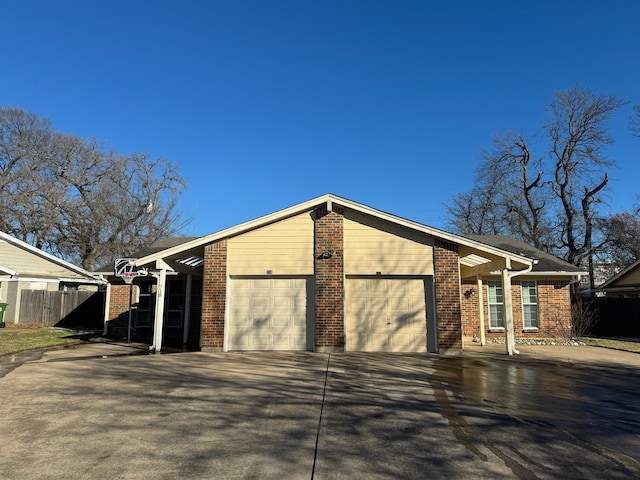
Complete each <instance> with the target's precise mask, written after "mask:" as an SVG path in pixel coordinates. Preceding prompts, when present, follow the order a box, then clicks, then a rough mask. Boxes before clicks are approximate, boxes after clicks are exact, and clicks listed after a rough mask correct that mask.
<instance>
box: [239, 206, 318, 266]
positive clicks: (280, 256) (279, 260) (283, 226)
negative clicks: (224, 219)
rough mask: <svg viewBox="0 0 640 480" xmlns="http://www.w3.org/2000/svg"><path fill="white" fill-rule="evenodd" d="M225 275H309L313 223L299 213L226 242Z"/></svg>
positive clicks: (311, 261) (311, 259)
mask: <svg viewBox="0 0 640 480" xmlns="http://www.w3.org/2000/svg"><path fill="white" fill-rule="evenodd" d="M227 255H228V257H227V273H228V274H229V275H265V274H267V272H269V271H270V272H271V273H272V274H273V275H313V219H312V218H311V215H310V213H303V214H301V215H296V216H294V217H291V218H287V219H285V220H281V221H279V222H276V223H272V224H270V225H266V226H264V227H262V228H258V229H256V230H251V231H249V232H246V233H243V234H241V235H238V236H236V237H232V238H230V239H229V240H228V241H227Z"/></svg>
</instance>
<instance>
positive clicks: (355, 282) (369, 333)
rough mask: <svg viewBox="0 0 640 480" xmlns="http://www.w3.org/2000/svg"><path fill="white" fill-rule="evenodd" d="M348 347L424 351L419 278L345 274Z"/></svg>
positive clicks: (422, 295)
mask: <svg viewBox="0 0 640 480" xmlns="http://www.w3.org/2000/svg"><path fill="white" fill-rule="evenodd" d="M346 285H347V292H346V294H347V302H346V304H347V312H346V314H347V315H346V334H347V337H346V341H347V345H346V347H347V349H348V350H352V351H353V350H358V351H394V352H396V351H398V352H425V351H426V303H425V289H424V280H423V279H420V278H418V279H407V278H388V277H387V278H368V279H362V278H359V279H356V278H347V282H346Z"/></svg>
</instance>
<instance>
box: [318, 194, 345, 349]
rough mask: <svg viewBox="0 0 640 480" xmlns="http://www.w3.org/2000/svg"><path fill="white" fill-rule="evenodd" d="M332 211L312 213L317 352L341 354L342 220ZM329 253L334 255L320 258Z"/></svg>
mask: <svg viewBox="0 0 640 480" xmlns="http://www.w3.org/2000/svg"><path fill="white" fill-rule="evenodd" d="M333 210H334V211H331V212H328V211H327V208H326V206H322V207H319V208H317V209H316V211H315V246H314V247H315V317H316V325H315V326H316V339H315V345H316V350H317V351H340V350H344V234H343V218H344V217H343V216H342V211H341V210H340V209H339V208H337V207H334V209H333ZM336 210H338V212H339V213H338V212H336ZM330 250H333V251H334V252H335V253H333V254H332V255H330V256H329V255H323V254H326V252H329V251H330ZM323 257H326V258H323Z"/></svg>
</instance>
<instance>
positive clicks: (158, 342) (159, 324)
mask: <svg viewBox="0 0 640 480" xmlns="http://www.w3.org/2000/svg"><path fill="white" fill-rule="evenodd" d="M153 276H154V277H155V278H156V279H157V280H158V284H157V286H156V310H155V319H154V323H153V345H152V346H151V349H152V350H155V352H156V353H160V349H161V348H162V330H163V328H164V292H165V284H166V280H167V271H166V270H165V269H161V270H160V272H159V273H153Z"/></svg>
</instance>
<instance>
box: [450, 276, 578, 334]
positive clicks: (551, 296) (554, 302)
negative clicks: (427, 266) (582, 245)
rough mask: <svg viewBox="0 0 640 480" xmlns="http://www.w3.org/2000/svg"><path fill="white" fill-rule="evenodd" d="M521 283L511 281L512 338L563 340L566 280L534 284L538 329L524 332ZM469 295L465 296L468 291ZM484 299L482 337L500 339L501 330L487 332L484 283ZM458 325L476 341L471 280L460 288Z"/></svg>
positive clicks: (475, 302)
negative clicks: (460, 314)
mask: <svg viewBox="0 0 640 480" xmlns="http://www.w3.org/2000/svg"><path fill="white" fill-rule="evenodd" d="M520 282H521V279H519V278H514V279H513V280H512V281H511V285H512V289H511V293H512V303H513V327H514V330H515V336H516V338H564V337H566V336H567V333H568V331H569V329H570V325H571V292H570V287H569V281H568V280H536V283H537V288H538V312H539V313H538V314H539V328H538V329H537V330H524V324H523V319H522V290H521V287H520ZM471 288H472V289H473V291H474V293H473V294H472V295H467V294H466V292H467V291H468V290H469V289H471ZM482 288H483V290H484V291H483V297H484V305H483V309H484V318H485V335H486V337H487V338H488V339H492V338H504V331H503V330H491V329H489V307H488V303H487V297H488V293H487V281H486V279H485V280H484V281H483V284H482ZM462 293H463V295H462V319H463V320H462V321H463V326H464V334H465V335H466V336H474V335H475V336H476V337H480V319H479V315H478V293H477V286H476V282H475V280H473V281H465V282H464V283H463V284H462Z"/></svg>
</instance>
